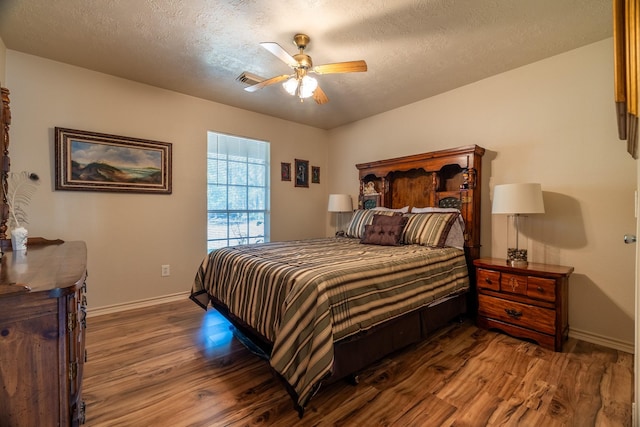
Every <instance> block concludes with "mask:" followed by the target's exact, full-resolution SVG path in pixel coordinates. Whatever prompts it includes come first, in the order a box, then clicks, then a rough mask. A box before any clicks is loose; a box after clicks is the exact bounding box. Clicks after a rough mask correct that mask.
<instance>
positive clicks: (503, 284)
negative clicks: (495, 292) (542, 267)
mask: <svg viewBox="0 0 640 427" xmlns="http://www.w3.org/2000/svg"><path fill="white" fill-rule="evenodd" d="M500 290H501V291H503V292H511V293H512V294H520V295H526V294H527V276H521V275H517V274H509V273H502V277H501V278H500Z"/></svg>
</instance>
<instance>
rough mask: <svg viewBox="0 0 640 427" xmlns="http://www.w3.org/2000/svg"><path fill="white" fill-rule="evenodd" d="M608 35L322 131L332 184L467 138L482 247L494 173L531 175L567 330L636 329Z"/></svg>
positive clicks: (500, 253) (351, 182)
mask: <svg viewBox="0 0 640 427" xmlns="http://www.w3.org/2000/svg"><path fill="white" fill-rule="evenodd" d="M612 58H613V50H612V40H605V41H602V42H598V43H595V44H592V45H589V46H586V47H584V48H581V49H577V50H574V51H571V52H568V53H565V54H562V55H559V56H556V57H553V58H549V59H547V60H544V61H540V62H537V63H534V64H531V65H528V66H525V67H522V68H518V69H516V70H513V71H510V72H507V73H504V74H501V75H498V76H494V77H491V78H488V79H486V80H483V81H480V82H477V83H474V84H471V85H468V86H465V87H462V88H459V89H456V90H453V91H450V92H448V93H445V94H442V95H440V96H436V97H433V98H430V99H425V100H423V101H420V102H417V103H415V104H412V105H409V106H405V107H403V108H398V109H396V110H393V111H389V112H386V113H383V114H380V115H378V116H375V117H372V118H369V119H367V120H362V121H359V122H356V123H353V124H351V125H348V126H344V127H342V128H339V129H335V130H333V131H331V133H330V140H331V145H330V152H329V164H330V167H331V176H332V177H331V180H330V182H329V189H330V191H331V192H347V193H350V194H352V196H353V197H355V196H356V194H357V188H358V187H357V183H358V181H357V170H356V168H355V167H354V164H356V163H360V162H365V161H372V160H379V159H385V158H389V157H396V156H402V155H408V154H415V153H422V152H427V151H432V150H438V149H445V148H449V147H455V146H462V145H468V144H477V145H480V146H482V147H484V148H486V149H487V153H486V155H485V158H484V161H483V168H484V170H483V173H484V176H483V183H484V189H483V190H484V198H483V208H482V245H483V246H482V251H481V253H482V255H483V256H495V257H504V255H505V252H506V223H505V218H504V217H503V216H498V215H496V216H492V215H491V204H490V203H491V202H490V189H491V188H493V185H495V184H504V183H514V182H539V183H541V184H542V189H543V191H544V201H545V207H546V214H544V215H541V216H539V217H536V218H535V221H533V223H534V224H533V227H532V232H533V237H535V239H536V241H535V242H532V245H531V250H532V258H533V261H536V262H546V263H552V264H562V265H570V266H573V267H575V273H574V275H573V276H572V277H571V280H570V301H569V321H570V326H571V330H572V335H573V336H576V337H582V338H587V339H589V340H591V341H598V340H599V339H600V338H604V339H606V340H608V341H611V342H614V343H615V342H617V343H619V344H620V345H621V346H622V347H624V346H631V348H633V347H632V345H633V340H634V321H633V319H634V271H635V264H634V263H635V250H636V248H635V246H634V245H625V244H624V243H623V235H624V234H625V233H631V234H634V233H635V228H636V226H635V219H634V191H635V189H636V162H635V161H634V160H633V159H632V158H631V157H630V156H629V155H628V154H626V152H625V144H624V143H623V142H622V141H619V140H618V139H617V130H616V118H615V111H614V105H613V78H612V77H613V69H612V67H613V66H612Z"/></svg>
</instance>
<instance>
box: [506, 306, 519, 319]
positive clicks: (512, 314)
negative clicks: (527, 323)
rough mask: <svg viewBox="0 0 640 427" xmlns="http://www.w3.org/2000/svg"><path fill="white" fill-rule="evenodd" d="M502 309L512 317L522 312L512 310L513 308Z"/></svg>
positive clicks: (516, 316)
mask: <svg viewBox="0 0 640 427" xmlns="http://www.w3.org/2000/svg"><path fill="white" fill-rule="evenodd" d="M504 311H505V312H506V313H507V314H508V315H509V317H513V318H514V319H519V318H520V317H522V312H521V311H517V310H514V309H513V308H505V309H504Z"/></svg>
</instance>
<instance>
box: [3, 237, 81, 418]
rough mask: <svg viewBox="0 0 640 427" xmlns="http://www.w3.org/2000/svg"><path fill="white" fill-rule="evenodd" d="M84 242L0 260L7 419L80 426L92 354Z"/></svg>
mask: <svg viewBox="0 0 640 427" xmlns="http://www.w3.org/2000/svg"><path fill="white" fill-rule="evenodd" d="M86 259H87V251H86V245H85V244H84V242H67V243H58V244H43V245H31V244H29V246H28V249H27V251H24V252H23V251H20V252H15V253H14V252H11V251H10V250H9V251H7V252H6V253H5V254H4V256H3V257H2V259H1V261H0V426H2V427H5V426H11V427H13V426H20V427H25V426H34V427H35V426H37V427H48V426H76V425H79V424H82V423H84V402H83V401H82V398H81V392H82V374H83V366H84V361H85V325H86V320H85V319H86V299H85V291H86V283H85V278H86Z"/></svg>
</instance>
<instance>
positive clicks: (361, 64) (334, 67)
mask: <svg viewBox="0 0 640 427" xmlns="http://www.w3.org/2000/svg"><path fill="white" fill-rule="evenodd" d="M312 70H313V72H314V73H317V74H332V73H358V72H362V71H367V63H366V62H365V61H363V60H360V61H348V62H336V63H335V64H324V65H316V66H315V67H313V69H312Z"/></svg>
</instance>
